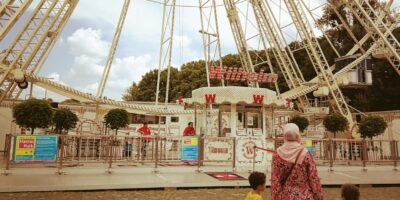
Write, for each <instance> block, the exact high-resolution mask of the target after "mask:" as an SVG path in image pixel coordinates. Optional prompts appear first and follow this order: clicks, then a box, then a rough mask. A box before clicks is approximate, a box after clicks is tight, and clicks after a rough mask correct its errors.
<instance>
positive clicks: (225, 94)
mask: <svg viewBox="0 0 400 200" xmlns="http://www.w3.org/2000/svg"><path fill="white" fill-rule="evenodd" d="M208 95H215V101H214V102H213V103H215V104H222V103H229V104H237V103H247V104H253V103H254V100H255V99H254V96H258V97H261V96H262V98H263V99H262V102H261V103H262V104H263V105H273V104H275V105H278V106H280V105H283V104H284V101H282V100H278V98H277V95H276V92H275V91H272V90H269V89H266V88H251V87H238V86H225V87H202V88H199V89H196V90H193V91H192V98H188V99H185V102H187V103H201V104H203V103H206V96H208Z"/></svg>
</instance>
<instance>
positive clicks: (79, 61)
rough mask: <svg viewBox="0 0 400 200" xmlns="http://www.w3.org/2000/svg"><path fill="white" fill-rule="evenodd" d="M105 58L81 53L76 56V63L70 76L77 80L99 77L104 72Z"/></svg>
mask: <svg viewBox="0 0 400 200" xmlns="http://www.w3.org/2000/svg"><path fill="white" fill-rule="evenodd" d="M103 63H104V59H102V58H98V57H96V56H88V55H85V54H83V55H80V56H75V58H74V63H73V65H72V68H71V70H70V76H72V77H73V78H74V79H75V80H82V81H83V80H85V79H89V80H90V79H93V78H98V77H100V76H101V74H102V73H103V68H104V67H103Z"/></svg>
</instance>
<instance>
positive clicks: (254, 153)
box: [253, 145, 256, 172]
mask: <svg viewBox="0 0 400 200" xmlns="http://www.w3.org/2000/svg"><path fill="white" fill-rule="evenodd" d="M255 170H256V145H254V146H253V172H254V171H255Z"/></svg>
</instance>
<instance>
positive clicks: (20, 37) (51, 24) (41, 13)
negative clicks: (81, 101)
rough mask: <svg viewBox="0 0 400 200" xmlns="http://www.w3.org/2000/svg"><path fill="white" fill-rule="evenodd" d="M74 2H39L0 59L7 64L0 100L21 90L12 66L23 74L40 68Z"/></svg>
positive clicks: (72, 8)
mask: <svg viewBox="0 0 400 200" xmlns="http://www.w3.org/2000/svg"><path fill="white" fill-rule="evenodd" d="M77 3H78V0H42V1H40V2H39V3H38V5H37V7H36V8H35V9H34V10H33V11H32V13H31V15H30V17H29V18H28V19H27V20H26V22H25V24H24V25H23V26H22V28H21V30H20V31H19V32H18V33H17V34H16V37H15V38H14V40H13V41H12V42H11V44H10V46H9V47H8V48H7V50H6V52H5V53H4V54H3V55H1V58H0V61H1V62H2V63H6V66H7V67H6V70H4V71H2V72H0V74H1V75H2V77H1V84H0V89H1V90H3V91H5V92H3V93H2V94H1V96H0V102H1V101H2V100H3V99H4V98H6V97H7V98H16V97H17V96H18V95H19V94H20V93H21V89H19V88H18V87H16V85H17V84H16V83H15V82H14V75H15V74H14V73H13V71H14V70H15V69H19V70H21V71H22V72H23V73H25V74H36V73H37V72H38V71H39V69H40V68H41V66H42V64H43V62H44V60H45V58H46V57H47V55H48V53H49V51H50V49H51V47H53V45H54V43H55V41H56V39H57V38H58V36H59V34H60V33H61V31H62V29H63V28H64V26H65V24H66V22H67V21H68V19H69V17H70V16H71V14H72V12H73V10H74V9H75V7H76V4H77Z"/></svg>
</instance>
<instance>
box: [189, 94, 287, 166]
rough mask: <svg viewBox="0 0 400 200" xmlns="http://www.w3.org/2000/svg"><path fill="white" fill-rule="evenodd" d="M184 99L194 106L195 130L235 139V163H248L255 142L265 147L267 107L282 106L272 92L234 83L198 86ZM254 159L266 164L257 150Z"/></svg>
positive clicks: (208, 134)
mask: <svg viewBox="0 0 400 200" xmlns="http://www.w3.org/2000/svg"><path fill="white" fill-rule="evenodd" d="M185 101H186V103H190V104H195V105H197V107H196V108H197V110H198V112H197V116H196V131H197V132H200V133H203V134H204V135H205V136H206V137H208V136H209V137H221V138H235V139H236V156H237V157H236V161H237V164H238V165H247V166H248V165H251V163H252V160H253V156H254V153H255V152H253V150H252V148H253V147H254V145H256V146H260V147H267V144H266V140H265V138H266V136H267V134H268V131H269V130H270V128H268V129H267V127H270V126H268V124H267V123H268V122H267V116H268V115H269V113H270V111H269V109H271V107H273V106H275V107H277V106H282V105H284V101H282V100H279V99H278V98H277V95H276V92H275V91H272V90H269V89H266V88H250V87H236V86H226V87H203V88H199V89H196V90H193V91H192V98H190V99H185ZM256 160H257V161H256V162H258V163H260V164H261V163H263V164H265V162H266V154H265V153H263V152H259V153H256Z"/></svg>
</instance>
